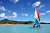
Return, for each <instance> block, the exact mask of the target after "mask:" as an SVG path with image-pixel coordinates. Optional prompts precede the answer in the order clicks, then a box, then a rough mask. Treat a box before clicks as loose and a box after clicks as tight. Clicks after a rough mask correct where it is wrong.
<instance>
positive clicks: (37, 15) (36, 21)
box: [34, 8, 40, 24]
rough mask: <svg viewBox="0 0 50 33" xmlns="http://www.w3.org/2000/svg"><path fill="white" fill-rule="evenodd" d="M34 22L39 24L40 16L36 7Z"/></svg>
mask: <svg viewBox="0 0 50 33" xmlns="http://www.w3.org/2000/svg"><path fill="white" fill-rule="evenodd" d="M35 23H37V24H40V16H39V12H38V9H37V8H35V14H34V24H35Z"/></svg>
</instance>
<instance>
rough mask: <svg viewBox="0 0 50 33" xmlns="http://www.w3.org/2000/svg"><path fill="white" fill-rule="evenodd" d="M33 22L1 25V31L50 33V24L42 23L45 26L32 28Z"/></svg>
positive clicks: (11, 32)
mask: <svg viewBox="0 0 50 33" xmlns="http://www.w3.org/2000/svg"><path fill="white" fill-rule="evenodd" d="M32 26H33V24H18V25H0V33H50V24H41V26H43V27H45V28H30V27H32Z"/></svg>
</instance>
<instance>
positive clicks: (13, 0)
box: [10, 0, 19, 3]
mask: <svg viewBox="0 0 50 33" xmlns="http://www.w3.org/2000/svg"><path fill="white" fill-rule="evenodd" d="M10 1H12V2H13V3H17V2H19V0H10Z"/></svg>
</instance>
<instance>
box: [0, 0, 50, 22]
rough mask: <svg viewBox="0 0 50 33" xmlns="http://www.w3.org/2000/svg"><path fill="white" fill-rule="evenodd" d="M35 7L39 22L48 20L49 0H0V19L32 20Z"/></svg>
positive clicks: (49, 15) (49, 17) (49, 14)
mask: <svg viewBox="0 0 50 33" xmlns="http://www.w3.org/2000/svg"><path fill="white" fill-rule="evenodd" d="M35 7H36V8H37V9H38V11H39V14H40V20H41V22H50V0H0V20H3V19H9V20H16V21H33V20H34V10H35Z"/></svg>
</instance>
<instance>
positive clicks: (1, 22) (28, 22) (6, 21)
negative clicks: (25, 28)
mask: <svg viewBox="0 0 50 33" xmlns="http://www.w3.org/2000/svg"><path fill="white" fill-rule="evenodd" d="M33 23H34V22H33V21H13V20H8V19H4V20H0V25H16V24H33ZM40 24H50V23H44V22H40Z"/></svg>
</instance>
